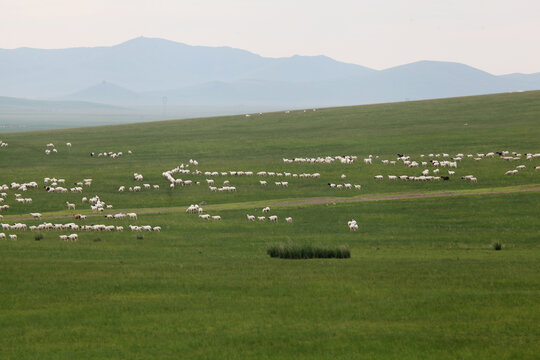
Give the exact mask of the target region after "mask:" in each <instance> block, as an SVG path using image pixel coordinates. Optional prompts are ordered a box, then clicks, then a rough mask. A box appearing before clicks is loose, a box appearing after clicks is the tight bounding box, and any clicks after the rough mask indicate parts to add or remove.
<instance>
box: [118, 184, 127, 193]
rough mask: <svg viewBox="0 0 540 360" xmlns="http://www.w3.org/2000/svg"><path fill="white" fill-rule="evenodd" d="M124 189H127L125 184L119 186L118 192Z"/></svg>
mask: <svg viewBox="0 0 540 360" xmlns="http://www.w3.org/2000/svg"><path fill="white" fill-rule="evenodd" d="M124 190H126V187H125V186H123V185H122V186H120V187H119V188H118V192H123V191H124Z"/></svg>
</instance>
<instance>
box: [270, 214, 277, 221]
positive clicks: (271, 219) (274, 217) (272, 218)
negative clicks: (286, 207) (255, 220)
mask: <svg viewBox="0 0 540 360" xmlns="http://www.w3.org/2000/svg"><path fill="white" fill-rule="evenodd" d="M268 220H270V221H272V222H277V221H278V217H277V216H276V215H272V216H269V217H268Z"/></svg>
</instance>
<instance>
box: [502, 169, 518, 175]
mask: <svg viewBox="0 0 540 360" xmlns="http://www.w3.org/2000/svg"><path fill="white" fill-rule="evenodd" d="M517 173H518V171H517V170H508V171H507V172H505V173H504V175H515V174H517Z"/></svg>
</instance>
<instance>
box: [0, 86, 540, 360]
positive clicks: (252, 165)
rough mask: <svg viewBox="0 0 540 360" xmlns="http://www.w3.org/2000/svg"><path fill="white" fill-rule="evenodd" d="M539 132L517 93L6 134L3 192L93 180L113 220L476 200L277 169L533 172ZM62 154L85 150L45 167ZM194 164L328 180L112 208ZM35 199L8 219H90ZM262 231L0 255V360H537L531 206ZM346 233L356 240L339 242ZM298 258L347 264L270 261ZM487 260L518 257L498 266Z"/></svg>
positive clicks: (196, 192)
mask: <svg viewBox="0 0 540 360" xmlns="http://www.w3.org/2000/svg"><path fill="white" fill-rule="evenodd" d="M539 114H540V94H539V93H523V94H508V95H496V96H486V97H476V98H462V99H450V100H437V101H429V102H417V103H405V104H388V105H375V106H366V107H358V108H340V109H325V110H320V111H317V112H308V113H303V112H293V113H291V114H288V115H285V114H282V113H280V114H277V113H276V114H265V115H263V116H262V117H256V116H253V117H251V118H245V117H227V118H217V119H203V120H187V121H181V122H163V123H153V124H136V125H133V126H129V127H121V126H114V127H106V128H95V129H84V130H82V129H81V130H78V129H75V130H68V131H54V132H39V133H24V134H10V135H9V136H8V135H6V136H4V138H3V139H2V140H4V141H7V142H9V143H10V147H9V148H8V149H5V148H4V149H1V150H0V165H1V168H2V172H1V173H0V183H2V182H9V181H12V180H17V181H29V180H32V179H35V180H40V179H41V178H42V177H43V176H63V177H66V178H67V179H69V180H70V181H75V180H78V179H81V178H83V177H93V178H94V179H95V184H94V185H93V186H92V188H91V193H92V194H94V193H97V194H100V195H102V198H105V200H106V201H110V202H112V203H113V204H115V206H116V207H118V208H123V207H126V208H127V207H136V206H144V207H153V206H180V205H184V204H189V203H190V202H195V201H200V200H201V199H205V200H207V201H209V202H210V203H216V204H218V203H228V202H238V201H255V200H259V199H261V198H266V199H279V198H292V197H297V196H350V195H351V194H350V193H349V194H340V193H336V192H331V191H330V190H328V189H327V188H326V187H324V186H322V187H321V184H324V182H326V181H327V180H328V181H334V182H338V181H339V174H341V173H342V172H346V173H347V174H348V175H349V176H348V179H351V180H350V181H352V182H354V180H355V179H354V178H355V177H356V179H357V180H358V182H360V183H362V184H363V185H364V188H365V191H363V192H362V193H383V192H395V191H413V190H414V191H419V190H422V191H424V190H427V191H438V190H445V189H456V190H460V189H470V186H469V184H464V183H461V182H459V181H454V182H450V183H440V184H416V183H401V182H398V183H389V182H384V183H376V182H374V181H371V176H372V175H373V174H374V173H378V172H381V173H383V172H384V171H387V170H386V169H387V168H385V167H383V166H382V165H374V166H373V167H372V168H370V167H367V166H363V165H361V164H355V165H353V166H352V167H351V166H345V165H337V164H336V165H329V166H328V165H319V166H314V165H298V164H294V165H287V166H285V165H284V164H282V163H281V162H280V158H281V157H283V156H286V157H294V156H316V155H327V154H331V155H334V154H358V155H367V154H370V153H372V154H380V155H381V156H388V157H390V156H393V154H394V153H396V152H406V153H411V154H419V153H428V152H437V151H440V152H442V151H447V152H458V151H461V152H474V151H482V152H486V151H491V150H493V151H496V150H499V149H508V150H514V149H515V150H517V151H522V152H527V151H535V152H538V141H537V139H538V135H539V132H540V130H539V128H538V115H539ZM464 123H468V124H469V125H468V126H467V127H465V126H464V125H463V124H464ZM329 124H330V125H329ZM51 141H52V142H54V143H56V144H57V146H58V145H59V144H60V143H64V142H66V141H71V142H73V144H74V146H73V148H72V150H71V152H70V153H69V154H68V153H67V151H65V150H63V149H62V147H60V146H59V148H60V149H61V150H60V151H61V152H60V153H59V154H57V156H55V157H54V156H52V155H51V156H50V157H45V155H42V154H43V149H44V145H45V144H46V143H48V142H51ZM128 148H130V149H132V150H134V152H135V154H134V155H133V156H132V157H124V158H122V159H119V160H112V159H93V158H90V157H89V156H88V155H87V153H89V152H90V151H105V150H107V151H108V150H111V151H119V150H122V151H124V152H125V151H126V150H127V149H128ZM189 158H195V159H197V160H199V162H200V163H201V170H206V169H216V170H221V169H223V170H227V169H231V170H233V169H246V170H255V171H257V170H259V169H260V170H263V169H264V170H269V169H270V170H271V169H276V170H279V169H293V171H298V172H302V171H306V172H314V171H319V172H321V173H322V174H323V179H321V180H320V181H319V182H309V181H304V182H300V181H299V182H297V183H294V184H293V183H291V187H290V188H289V189H288V190H276V189H266V190H263V189H260V188H259V187H258V186H255V185H253V186H252V185H250V183H253V182H254V181H255V180H256V179H251V180H249V179H244V178H239V179H237V178H234V179H231V180H232V181H233V183H234V184H238V187H239V192H238V194H235V195H231V194H211V193H209V192H208V191H206V189H203V188H202V187H201V188H192V189H180V190H175V191H174V192H169V191H166V190H163V191H160V192H157V195H156V193H155V192H154V193H149V192H143V193H140V194H117V193H116V192H115V190H116V188H117V186H118V185H119V184H122V183H124V184H126V185H131V184H132V182H131V173H133V172H134V171H138V172H142V173H143V174H144V175H145V176H146V177H147V178H149V179H150V180H151V181H149V182H151V183H159V184H164V182H163V180H161V177H160V174H161V172H162V171H163V170H166V169H169V168H172V167H174V166H176V165H177V164H178V163H180V162H185V161H186V160H187V159H189ZM514 165H515V164H514ZM527 165H529V163H527ZM463 167H468V169H467V170H474V173H475V174H478V176H479V179H480V181H481V183H480V184H479V187H497V186H514V185H519V184H530V183H539V181H538V174H536V173H534V171H527V172H523V174H520V175H522V176H519V177H512V178H510V177H503V176H502V175H500V172H501V171H502V170H506V169H507V168H508V167H509V166H508V164H506V163H502V162H500V161H499V160H486V162H485V163H482V164H481V166H480V164H475V163H472V162H471V163H470V164H465V163H464V164H463ZM529 170H530V169H529ZM460 171H461V169H460ZM463 171H465V170H463ZM443 185H444V186H443ZM10 193H11V192H10ZM28 194H29V196H31V197H32V198H34V204H32V206H31V207H28V206H27V207H24V208H23V207H17V206H15V205H14V206H13V209H11V210H12V211H10V213H12V214H24V213H27V212H29V211H32V210H42V209H44V210H60V209H63V207H62V203H63V202H64V201H65V200H66V199H70V200H76V199H77V200H79V201H78V204H80V195H77V196H75V195H68V196H64V195H60V194H55V195H50V194H49V195H46V194H42V193H40V192H38V191H30V192H28ZM354 195H357V193H354ZM11 196H12V195H11ZM25 196H26V195H25ZM10 204H11V202H10ZM31 209H32V210H31ZM259 211H260V209H257V208H252V209H247V211H246V210H245V209H241V210H238V209H231V210H221V211H219V214H220V215H221V216H222V217H223V218H224V220H223V221H222V222H219V223H205V222H201V221H199V220H198V219H197V218H196V217H194V216H192V215H187V214H185V213H171V214H155V215H145V216H141V220H140V221H139V223H144V224H146V223H149V224H153V225H157V224H159V225H161V226H162V227H163V232H162V233H151V234H145V238H144V239H143V240H137V239H136V237H135V235H133V234H131V233H111V234H95V233H80V237H81V239H80V241H79V242H78V243H71V244H65V243H60V242H59V241H58V240H57V233H56V232H51V233H46V234H45V239H43V240H42V241H39V242H37V241H34V240H33V237H32V234H30V233H22V234H20V240H19V241H17V242H10V241H3V242H0V251H1V255H0V256H1V261H0V274H3V276H2V277H1V279H0V309H2V311H1V312H0V335H1V336H0V355H1V357H2V358H7V359H10V358H40V359H59V358H61V359H72V358H133V359H137V358H140V359H148V358H171V357H174V358H176V357H180V356H181V357H182V358H209V359H210V358H255V357H257V358H286V359H296V358H320V359H327V358H329V357H334V358H340V359H341V358H342V359H350V358H362V357H364V358H396V359H397V358H399V359H407V358H410V359H416V358H434V359H435V358H436V359H445V358H447V359H452V358H470V359H478V358H496V359H500V358H520V359H524V358H530V359H532V358H534V357H535V356H536V354H537V353H538V352H539V351H540V348H539V346H538V343H540V342H539V341H538V340H539V339H540V332H539V330H538V326H537V324H538V322H539V320H540V306H539V305H538V301H537V299H538V297H539V293H540V283H539V281H538V261H539V260H540V259H539V256H538V250H539V242H538V239H539V237H540V230H539V227H538V219H537V214H538V213H540V195H538V193H526V194H506V195H482V196H471V197H453V198H445V199H415V200H399V201H388V202H369V203H343V204H340V203H337V204H336V205H316V206H293V207H287V208H283V209H276V210H274V211H273V213H275V214H277V215H278V216H279V217H280V218H283V217H284V216H289V215H290V216H293V218H294V219H295V222H294V223H293V224H286V223H281V222H280V223H279V224H277V225H272V224H266V223H264V224H260V223H255V224H253V223H247V222H246V221H245V220H244V216H245V213H246V212H248V213H258V212H259ZM353 217H354V218H355V219H357V220H358V221H359V224H360V231H359V232H358V233H349V232H348V230H347V229H346V226H345V225H344V224H346V221H347V220H350V219H351V218H353ZM94 220H95V219H90V220H88V221H87V222H88V223H92V222H94ZM100 222H101V221H100ZM104 222H105V221H104ZM27 223H28V224H33V223H35V222H31V221H29V222H27ZM129 223H130V222H128V221H126V222H120V223H115V224H122V225H127V224H129ZM98 237H99V238H101V241H94V240H96V239H97V238H98ZM289 240H294V241H307V242H313V243H323V244H348V245H349V246H350V247H351V250H352V258H351V259H348V260H309V261H284V260H277V259H271V258H269V257H268V256H267V255H266V254H265V249H266V246H267V245H268V244H271V243H274V242H277V241H289ZM493 241H502V242H503V243H504V244H505V246H506V248H505V250H504V251H501V252H495V251H492V250H491V249H490V247H489V246H490V244H491V242H493Z"/></svg>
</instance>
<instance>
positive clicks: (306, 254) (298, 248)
mask: <svg viewBox="0 0 540 360" xmlns="http://www.w3.org/2000/svg"><path fill="white" fill-rule="evenodd" d="M266 253H267V254H268V255H270V257H277V258H281V259H313V258H319V259H330V258H337V259H347V258H350V257H351V251H350V250H349V248H348V247H347V246H345V245H339V246H336V247H329V246H320V245H311V244H294V243H287V244H274V245H271V246H269V247H268V249H267V250H266Z"/></svg>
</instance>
